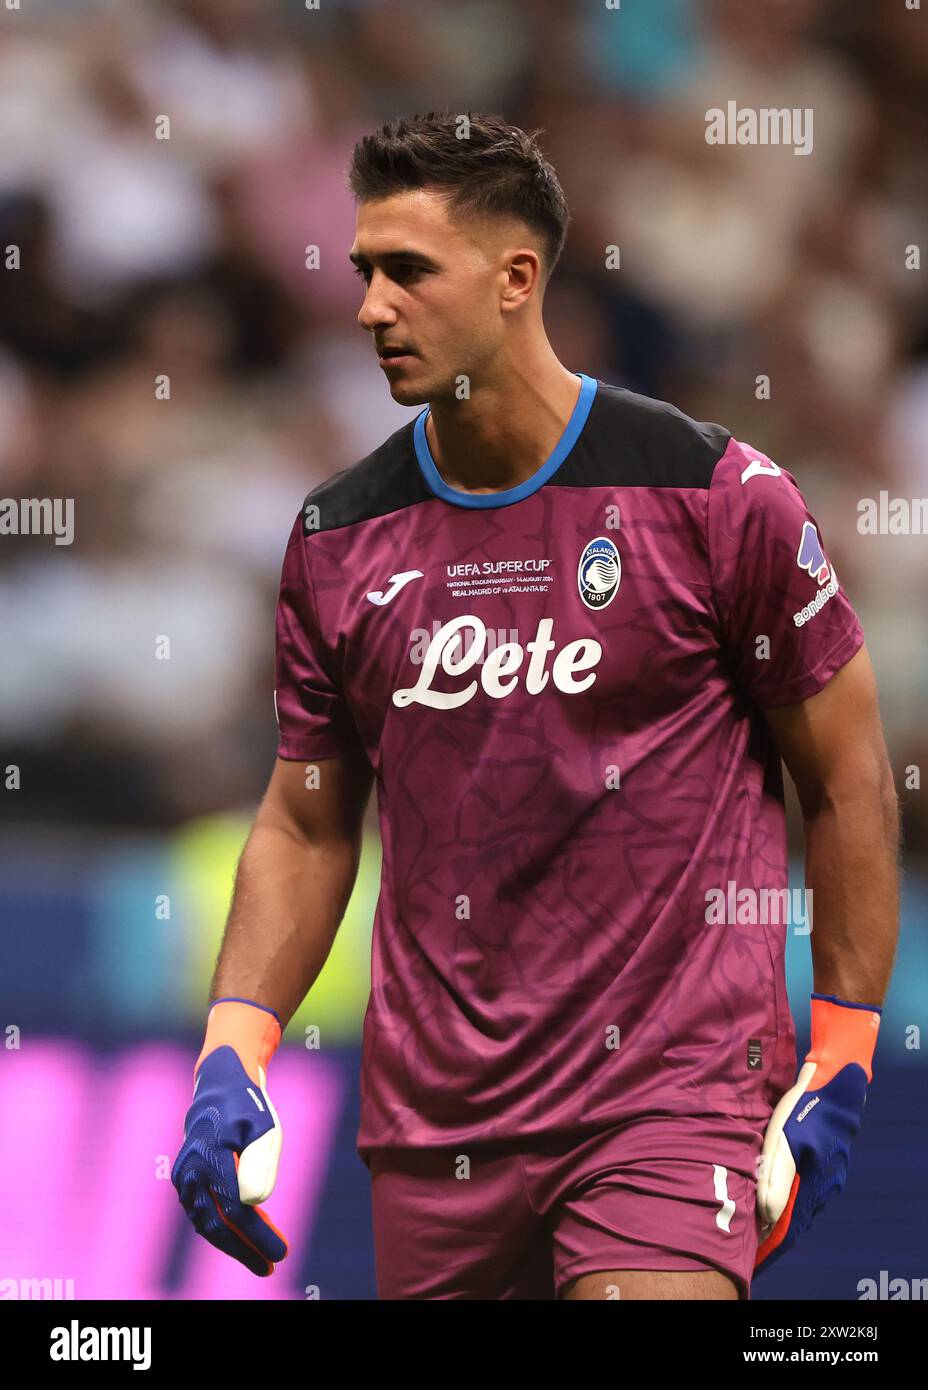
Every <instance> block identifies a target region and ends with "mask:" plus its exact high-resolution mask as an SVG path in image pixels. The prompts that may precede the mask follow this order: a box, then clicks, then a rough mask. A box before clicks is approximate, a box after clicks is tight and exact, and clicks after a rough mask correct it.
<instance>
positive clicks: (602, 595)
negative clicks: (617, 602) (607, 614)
mask: <svg viewBox="0 0 928 1390" xmlns="http://www.w3.org/2000/svg"><path fill="white" fill-rule="evenodd" d="M621 578H622V561H621V560H620V559H619V552H618V551H617V550H616V548H615V544H614V542H613V541H610V540H609V539H608V538H607V537H606V536H597V537H596V539H595V540H594V541H590V542H589V544H588V545H587V546H586V547H585V548H584V551H583V554H582V555H581V556H580V564H579V565H578V566H577V588H578V589H579V590H580V597H581V598H582V599H583V602H584V603H585V604H586V606H587V608H593V609H599V608H605V607H606V606H607V604H610V603H611V602H612V600H613V599H614V598H615V596H616V594H617V593H618V591H619V580H620V579H621Z"/></svg>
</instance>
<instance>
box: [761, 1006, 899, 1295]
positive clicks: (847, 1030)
mask: <svg viewBox="0 0 928 1390" xmlns="http://www.w3.org/2000/svg"><path fill="white" fill-rule="evenodd" d="M881 1013H882V1010H881V1009H879V1008H877V1007H875V1006H871V1005H868V1004H850V1003H847V1002H846V1001H845V1000H842V999H836V998H834V997H833V996H828V995H824V994H813V995H812V1046H811V1048H810V1050H809V1054H808V1056H807V1057H806V1060H805V1062H804V1063H803V1066H802V1069H801V1070H800V1072H799V1079H798V1081H797V1082H796V1084H795V1086H793V1088H792V1089H791V1090H789V1091H787V1093H786V1095H785V1096H784V1097H783V1098H782V1100H781V1101H780V1102H779V1104H778V1105H777V1107H776V1109H775V1110H774V1112H773V1115H772V1117H771V1119H770V1124H769V1125H768V1127H767V1133H766V1136H765V1138H764V1147H763V1151H762V1154H761V1161H760V1172H759V1176H758V1182H757V1218H758V1221H759V1222H760V1225H761V1243H760V1246H759V1248H758V1251H757V1258H756V1260H755V1262H754V1268H755V1269H760V1268H761V1267H763V1268H765V1269H766V1268H769V1266H770V1265H771V1264H772V1263H773V1262H774V1261H775V1260H777V1259H779V1257H780V1256H781V1255H782V1254H784V1253H785V1252H786V1251H787V1250H789V1249H790V1248H791V1247H792V1246H793V1245H795V1244H796V1241H797V1240H798V1239H799V1237H800V1235H802V1233H803V1232H804V1231H806V1230H808V1228H809V1226H810V1225H811V1224H812V1220H813V1218H814V1217H815V1215H816V1213H817V1212H819V1211H821V1209H822V1207H823V1206H824V1205H825V1203H826V1202H827V1200H828V1198H829V1197H830V1196H831V1194H832V1193H833V1192H840V1191H841V1190H842V1189H843V1187H844V1184H845V1181H846V1179H847V1168H848V1158H849V1152H850V1141H851V1139H852V1138H853V1136H854V1135H855V1134H856V1132H857V1130H858V1129H859V1128H860V1116H861V1110H862V1109H863V1106H864V1104H865V1101H866V1096H867V1086H868V1084H869V1082H870V1081H871V1080H872V1078H873V1049H874V1047H875V1046H876V1037H877V1032H878V1031H879V1027H880V1015H881Z"/></svg>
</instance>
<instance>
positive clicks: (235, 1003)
mask: <svg viewBox="0 0 928 1390" xmlns="http://www.w3.org/2000/svg"><path fill="white" fill-rule="evenodd" d="M280 1038H281V1028H280V1023H279V1022H278V1020H277V1015H276V1014H275V1013H272V1012H271V1010H270V1009H266V1008H264V1007H263V1006H262V1005H261V1004H249V1003H247V1002H246V1001H245V1000H243V999H217V1001H216V1002H215V1004H213V1005H212V1007H211V1008H210V1011H209V1017H208V1018H207V1020H206V1037H205V1038H204V1040H203V1047H202V1050H201V1052H200V1055H199V1057H198V1058H197V1060H196V1065H195V1066H194V1068H193V1075H194V1081H195V1080H196V1074H197V1072H198V1071H199V1069H200V1063H201V1062H202V1061H203V1058H204V1057H208V1056H209V1054H210V1053H211V1052H215V1050H216V1048H217V1047H231V1048H234V1049H235V1051H236V1052H237V1053H238V1055H239V1058H240V1060H241V1063H242V1066H243V1067H244V1068H245V1070H246V1072H247V1073H248V1075H249V1077H250V1078H251V1080H252V1081H253V1082H254V1083H255V1085H256V1086H260V1085H262V1084H263V1083H262V1081H261V1078H260V1076H259V1075H258V1068H259V1067H260V1068H261V1069H262V1070H263V1071H264V1073H265V1075H266V1074H267V1066H268V1063H269V1062H270V1060H271V1058H272V1057H273V1055H274V1053H275V1052H276V1051H277V1049H278V1047H279V1046H280Z"/></svg>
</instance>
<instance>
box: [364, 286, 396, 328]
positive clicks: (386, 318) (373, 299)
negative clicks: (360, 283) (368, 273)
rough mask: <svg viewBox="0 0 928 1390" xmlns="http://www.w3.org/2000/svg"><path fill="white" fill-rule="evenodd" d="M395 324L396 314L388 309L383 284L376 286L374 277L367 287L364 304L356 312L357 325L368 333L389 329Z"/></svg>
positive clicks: (387, 300)
mask: <svg viewBox="0 0 928 1390" xmlns="http://www.w3.org/2000/svg"><path fill="white" fill-rule="evenodd" d="M395 322H396V312H395V310H394V309H392V308H391V307H390V303H389V299H388V297H387V295H386V293H385V291H384V287H383V282H382V281H381V282H380V283H379V284H378V281H377V278H376V276H375V277H374V279H373V280H372V281H371V283H370V284H369V285H368V287H367V293H366V294H365V296H364V303H363V304H362V305H361V308H360V310H359V312H358V323H359V324H360V325H361V327H362V328H366V329H367V330H368V332H370V331H371V330H372V329H375V328H377V327H389V326H390V325H391V324H393V323H395Z"/></svg>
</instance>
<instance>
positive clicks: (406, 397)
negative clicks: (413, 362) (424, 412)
mask: <svg viewBox="0 0 928 1390" xmlns="http://www.w3.org/2000/svg"><path fill="white" fill-rule="evenodd" d="M388 385H389V387H390V395H391V396H392V397H393V399H394V400H395V401H396V403H397V405H426V404H427V403H428V399H429V394H428V391H427V390H425V389H424V388H423V386H422V383H421V382H412V381H391V382H389V383H388Z"/></svg>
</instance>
